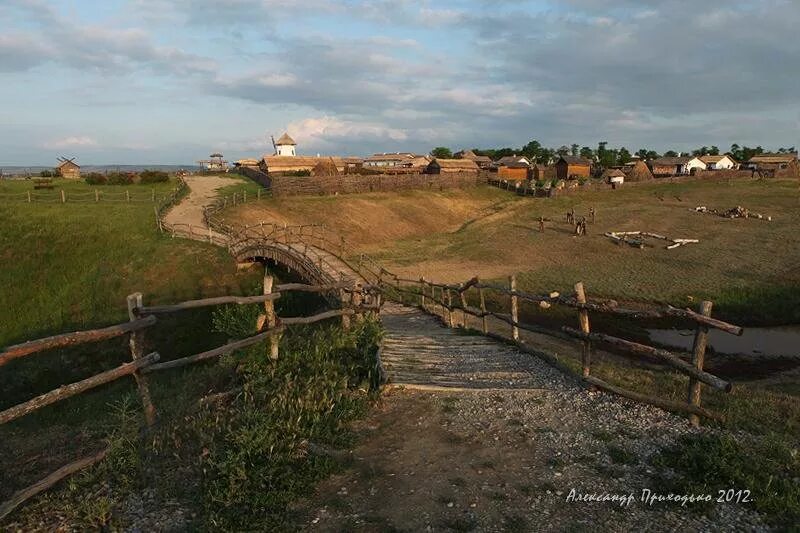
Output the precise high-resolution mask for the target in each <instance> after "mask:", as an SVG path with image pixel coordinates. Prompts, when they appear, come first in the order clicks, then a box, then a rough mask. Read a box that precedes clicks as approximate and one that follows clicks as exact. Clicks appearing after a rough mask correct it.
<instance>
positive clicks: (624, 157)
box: [617, 146, 632, 165]
mask: <svg viewBox="0 0 800 533" xmlns="http://www.w3.org/2000/svg"><path fill="white" fill-rule="evenodd" d="M631 159H632V156H631V153H630V152H629V151H628V149H627V148H625V147H624V146H623V147H622V148H620V149H619V152H618V153H617V164H618V165H624V164H626V163H629V162H630V160H631Z"/></svg>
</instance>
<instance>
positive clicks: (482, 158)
mask: <svg viewBox="0 0 800 533" xmlns="http://www.w3.org/2000/svg"><path fill="white" fill-rule="evenodd" d="M455 158H456V159H469V160H470V161H475V163H476V164H477V165H478V167H480V168H489V167H490V166H491V164H492V158H491V157H489V156H488V155H477V154H476V153H475V152H473V151H472V150H462V151H460V152H457V153H456V154H455Z"/></svg>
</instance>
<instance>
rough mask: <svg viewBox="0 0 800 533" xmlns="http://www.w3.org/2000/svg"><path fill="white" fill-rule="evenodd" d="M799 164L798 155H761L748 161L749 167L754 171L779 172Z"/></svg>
mask: <svg viewBox="0 0 800 533" xmlns="http://www.w3.org/2000/svg"><path fill="white" fill-rule="evenodd" d="M796 162H797V153H796V152H794V153H788V154H759V155H754V156H753V157H751V158H750V159H748V160H747V166H748V167H749V168H752V169H754V170H778V169H785V168H788V167H789V165H790V164H792V163H796Z"/></svg>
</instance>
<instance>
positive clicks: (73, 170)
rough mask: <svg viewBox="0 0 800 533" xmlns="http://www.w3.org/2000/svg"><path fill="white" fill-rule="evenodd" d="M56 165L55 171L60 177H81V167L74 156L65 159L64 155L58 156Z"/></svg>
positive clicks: (75, 178)
mask: <svg viewBox="0 0 800 533" xmlns="http://www.w3.org/2000/svg"><path fill="white" fill-rule="evenodd" d="M58 161H59V163H58V166H56V172H57V173H58V175H60V176H61V177H62V178H67V179H74V180H77V179H80V178H81V167H80V166H79V165H78V164H77V163H76V162H75V158H74V157H73V158H72V159H67V158H66V157H59V158H58Z"/></svg>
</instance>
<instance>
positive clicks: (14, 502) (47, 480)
mask: <svg viewBox="0 0 800 533" xmlns="http://www.w3.org/2000/svg"><path fill="white" fill-rule="evenodd" d="M109 450H110V448H104V449H103V450H100V451H99V452H97V453H95V454H93V455H90V456H88V457H84V458H82V459H78V460H77V461H73V462H71V463H69V464H66V465H64V466H62V467H61V468H59V469H58V470H56V471H55V472H53V473H52V474H49V475H48V476H46V477H44V478H42V479H40V480H39V481H37V482H36V483H34V484H33V485H31V486H30V487H27V488H25V489H22V490H20V491H17V492H15V493H14V494H13V495H12V496H11V498H10V499H9V500H8V501H6V502H3V504H2V505H0V520H3V518H5V517H6V516H8V515H9V514H10V513H11V512H12V511H13V510H14V509H16V508H17V507H19V506H20V505H22V504H23V503H25V502H26V501H28V500H29V499H31V498H33V497H34V496H36V495H37V494H41V493H42V492H44V491H46V490H47V489H49V488H50V487H52V486H53V485H55V484H56V483H58V482H59V481H61V480H62V479H64V478H65V477H68V476H71V475H72V474H74V473H76V472H79V471H81V470H83V469H84V468H88V467H90V466H92V465H94V464H97V463H99V462H100V461H102V460H103V459H104V458H105V457H106V455H108V452H109Z"/></svg>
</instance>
